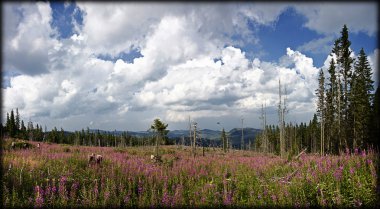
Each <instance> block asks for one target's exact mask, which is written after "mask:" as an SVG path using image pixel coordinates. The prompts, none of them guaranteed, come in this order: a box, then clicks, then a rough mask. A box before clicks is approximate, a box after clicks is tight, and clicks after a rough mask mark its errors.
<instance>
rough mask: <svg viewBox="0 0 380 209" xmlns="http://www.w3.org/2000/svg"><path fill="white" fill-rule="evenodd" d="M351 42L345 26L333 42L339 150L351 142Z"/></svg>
mask: <svg viewBox="0 0 380 209" xmlns="http://www.w3.org/2000/svg"><path fill="white" fill-rule="evenodd" d="M350 46H351V42H350V40H349V35H348V28H347V26H346V25H344V26H343V28H342V31H341V37H340V38H339V39H338V40H336V41H335V44H334V48H333V50H332V51H333V53H335V55H336V58H337V68H338V74H339V75H338V78H340V79H339V80H340V81H341V86H338V87H341V91H340V92H338V93H339V94H340V93H341V95H340V98H338V99H339V100H340V102H339V103H340V104H339V107H340V108H339V110H338V111H339V113H338V114H339V115H340V121H339V124H340V129H339V130H338V131H339V138H340V140H341V141H340V149H342V148H344V147H347V146H348V142H349V141H351V140H352V137H351V136H352V133H351V131H352V129H351V127H350V124H351V123H352V117H351V116H352V115H350V113H351V112H352V111H350V110H349V108H350V102H351V101H350V99H349V98H350V90H351V78H352V64H353V62H354V60H353V58H352V57H351V53H352V51H351V49H350Z"/></svg>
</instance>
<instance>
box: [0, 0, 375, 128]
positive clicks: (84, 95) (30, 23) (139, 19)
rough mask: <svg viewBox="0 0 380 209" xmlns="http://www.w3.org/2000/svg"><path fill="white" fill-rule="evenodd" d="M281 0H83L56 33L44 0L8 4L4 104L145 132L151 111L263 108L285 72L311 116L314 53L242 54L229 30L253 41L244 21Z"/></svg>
mask: <svg viewBox="0 0 380 209" xmlns="http://www.w3.org/2000/svg"><path fill="white" fill-rule="evenodd" d="M287 7H288V6H287V5H281V6H279V7H277V6H276V5H271V4H269V5H264V4H252V5H251V4H246V3H241V4H221V5H213V4H208V3H204V4H176V3H171V4H149V6H148V5H146V4H143V3H125V4H102V3H91V4H90V3H82V2H80V3H78V7H77V8H76V9H75V11H76V12H78V11H79V10H80V11H81V12H82V13H83V25H80V24H79V23H77V22H73V25H74V29H73V31H75V34H73V35H72V36H71V37H69V38H62V39H58V38H57V37H56V36H55V35H56V31H54V29H52V28H51V26H50V24H49V22H50V21H51V11H50V7H49V5H48V4H46V3H37V4H30V5H29V4H27V5H22V6H20V7H19V6H18V5H17V6H14V5H13V4H8V5H7V4H6V5H5V18H6V19H7V20H9V21H5V22H6V24H7V25H6V28H7V30H5V31H6V32H5V33H6V34H5V40H6V41H5V43H6V46H5V47H4V49H3V50H5V52H6V53H4V54H5V55H6V56H5V63H4V64H5V66H6V69H10V70H12V69H15V70H18V71H20V72H21V75H19V74H18V75H17V76H11V77H10V79H9V86H8V87H6V88H5V89H3V95H4V98H5V99H4V104H3V112H7V111H10V109H11V108H15V107H18V108H19V110H20V113H21V115H23V116H24V117H25V118H29V117H32V118H33V119H35V120H37V122H44V123H51V124H52V125H56V126H58V127H59V126H62V127H65V128H66V127H67V128H68V129H71V130H74V129H79V128H82V127H83V126H87V125H89V126H91V127H94V128H103V127H104V128H121V129H124V130H125V129H128V127H129V128H130V129H135V130H136V129H138V130H144V127H148V126H147V124H149V123H151V121H152V120H153V119H154V118H155V117H161V118H164V119H165V120H166V121H169V122H177V123H179V122H185V121H186V120H187V119H188V116H191V117H192V118H193V119H196V120H202V119H205V118H220V117H225V118H227V117H239V116H240V114H241V113H242V112H245V113H247V114H248V113H249V114H256V113H257V112H260V108H261V104H262V103H263V102H264V101H265V102H266V104H267V107H268V109H272V110H273V109H275V108H276V106H277V102H278V82H279V79H281V83H282V85H283V86H284V87H286V89H287V98H288V107H289V109H291V110H292V109H293V110H295V113H297V114H303V116H304V117H305V115H306V116H309V115H310V114H311V113H312V112H314V110H315V107H314V101H313V99H314V97H315V95H314V91H315V89H316V87H317V82H316V81H317V79H316V76H317V74H318V69H317V68H315V67H314V64H313V60H312V59H311V58H309V57H307V56H305V55H304V54H302V53H301V52H300V49H297V50H295V49H290V48H288V49H287V50H286V51H284V56H283V57H282V58H281V59H280V60H279V62H266V61H264V60H260V59H258V58H255V57H253V58H248V57H247V55H246V52H245V51H244V50H242V49H241V48H239V47H238V46H237V45H238V44H236V40H234V39H232V38H231V37H232V36H234V35H242V36H245V37H246V38H247V37H251V38H247V39H246V40H248V41H253V42H255V40H256V39H257V37H255V31H254V29H253V30H252V28H249V27H248V20H250V21H253V22H254V24H256V25H265V26H271V25H273V24H275V23H276V21H277V20H278V17H279V15H280V14H281V13H282V12H283V11H284V10H286V8H287ZM74 13H75V12H74ZM73 15H75V14H73ZM216 23H217V24H216ZM31 28H33V30H32V31H33V32H31V33H30V34H29V33H27V31H28V30H31ZM8 29H9V30H8ZM321 41H322V42H324V40H321ZM132 49H134V50H137V51H138V52H139V53H140V54H141V56H140V57H138V58H134V59H133V60H132V61H126V60H123V59H117V60H115V61H108V60H104V59H101V58H100V56H99V55H104V54H106V55H109V56H111V57H114V58H117V57H118V54H120V53H128V52H130V51H131V50H132ZM302 49H304V50H314V49H313V46H312V45H305V46H304V48H302ZM32 52H33V53H32ZM374 54H375V52H374ZM377 54H378V53H377V52H376V56H378V55H377ZM373 56H375V55H373ZM20 57H22V58H23V59H22V60H21V61H20ZM16 60H17V62H16ZM371 60H372V57H371ZM34 62H35V63H34ZM237 115H238V116H237ZM3 117H4V116H3ZM299 117H300V118H301V116H299ZM305 118H307V117H305ZM207 120H209V119H207ZM272 122H274V123H275V122H276V119H273V121H272ZM49 128H51V127H49Z"/></svg>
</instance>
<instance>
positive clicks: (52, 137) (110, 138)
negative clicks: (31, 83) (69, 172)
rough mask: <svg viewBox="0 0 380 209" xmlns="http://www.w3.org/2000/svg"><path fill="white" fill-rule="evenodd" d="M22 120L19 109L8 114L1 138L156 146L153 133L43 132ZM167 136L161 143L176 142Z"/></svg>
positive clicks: (67, 142) (122, 145) (89, 144)
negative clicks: (144, 134)
mask: <svg viewBox="0 0 380 209" xmlns="http://www.w3.org/2000/svg"><path fill="white" fill-rule="evenodd" d="M20 118H21V116H20V114H19V112H18V108H16V111H15V112H14V111H13V109H12V110H11V112H10V113H7V119H6V123H5V125H3V124H0V130H1V136H2V137H10V138H12V139H16V138H18V139H23V140H28V141H39V142H48V143H59V144H71V145H83V146H100V147H126V146H152V145H156V138H155V132H153V133H152V136H132V135H130V134H128V132H127V131H124V132H122V133H121V134H117V133H116V131H115V132H110V131H100V130H90V129H89V128H88V127H87V129H86V130H85V129H82V130H81V131H74V132H68V131H65V130H63V128H60V129H59V130H58V129H57V127H54V128H52V130H51V131H47V129H46V126H45V130H43V129H42V125H39V124H36V125H34V124H33V122H32V121H29V122H28V124H27V126H25V124H24V121H23V120H21V119H20ZM160 131H161V130H160ZM165 133H166V134H167V132H165ZM166 134H165V135H162V136H161V137H160V138H162V140H161V141H160V142H159V143H160V144H173V143H174V142H173V141H171V140H169V139H168V138H167V136H166Z"/></svg>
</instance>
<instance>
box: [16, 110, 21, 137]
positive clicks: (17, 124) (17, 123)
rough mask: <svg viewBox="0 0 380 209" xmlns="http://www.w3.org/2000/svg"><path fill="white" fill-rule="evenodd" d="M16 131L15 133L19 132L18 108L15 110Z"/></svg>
mask: <svg viewBox="0 0 380 209" xmlns="http://www.w3.org/2000/svg"><path fill="white" fill-rule="evenodd" d="M15 122H16V124H15V125H16V130H17V132H18V131H19V130H20V114H19V113H18V108H16V121H15Z"/></svg>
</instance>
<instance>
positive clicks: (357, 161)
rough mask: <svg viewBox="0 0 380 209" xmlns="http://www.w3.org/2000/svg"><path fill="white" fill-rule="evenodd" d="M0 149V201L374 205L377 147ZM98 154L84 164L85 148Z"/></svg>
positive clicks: (93, 204) (35, 204) (58, 146)
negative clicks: (157, 156)
mask: <svg viewBox="0 0 380 209" xmlns="http://www.w3.org/2000/svg"><path fill="white" fill-rule="evenodd" d="M29 143H31V144H32V147H29V148H27V149H22V148H16V149H13V150H12V149H8V148H7V146H8V147H9V142H5V143H3V144H4V148H5V150H3V168H2V169H3V182H2V186H3V188H2V189H3V197H2V198H3V206H5V207H6V208H10V207H31V206H32V207H37V208H38V207H49V208H51V207H67V206H68V207H184V206H187V207H223V206H227V207H313V206H317V207H376V206H379V205H378V202H379V199H378V197H377V190H376V189H377V188H376V187H377V175H378V173H377V171H378V168H377V160H378V159H377V153H375V152H374V151H371V150H369V151H365V150H363V151H357V150H355V151H353V153H351V152H349V151H347V152H346V153H344V154H342V155H340V156H319V155H312V154H305V155H301V156H300V157H299V158H298V159H296V160H292V161H288V160H287V159H282V158H280V157H279V156H276V155H271V154H267V155H265V154H262V153H256V152H252V151H240V150H230V151H229V152H228V153H223V152H222V151H221V150H220V148H218V149H217V148H215V149H213V148H207V149H206V150H205V152H204V156H203V153H202V150H201V149H199V150H198V153H197V155H196V157H193V155H191V149H190V147H177V146H163V147H161V148H160V153H161V155H162V159H163V162H162V163H161V164H156V163H152V162H151V159H150V155H151V154H153V149H154V148H153V147H127V148H113V147H89V146H71V145H62V144H48V143H41V148H37V147H36V145H37V142H29ZM91 153H96V154H100V155H102V156H103V157H104V161H103V162H102V163H101V164H99V165H88V155H90V154H91Z"/></svg>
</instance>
